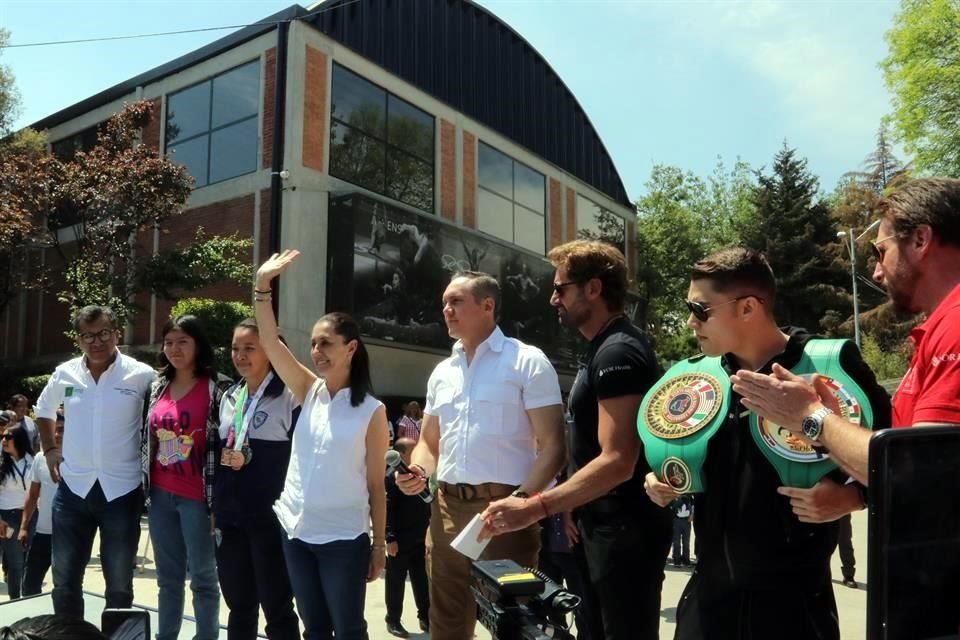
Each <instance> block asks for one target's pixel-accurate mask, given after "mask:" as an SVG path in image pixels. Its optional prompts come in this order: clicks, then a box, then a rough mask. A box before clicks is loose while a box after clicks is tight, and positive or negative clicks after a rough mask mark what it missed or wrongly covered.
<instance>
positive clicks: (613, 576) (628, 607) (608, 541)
mask: <svg viewBox="0 0 960 640" xmlns="http://www.w3.org/2000/svg"><path fill="white" fill-rule="evenodd" d="M663 515H664V517H663V518H661V519H660V520H657V521H655V522H644V521H641V520H640V519H638V518H636V517H633V516H631V515H623V516H619V515H610V514H603V515H592V514H590V513H583V514H580V513H578V515H577V519H578V522H577V525H578V527H579V529H580V538H581V545H580V547H581V548H582V549H583V551H582V555H581V563H582V564H581V572H582V575H585V576H589V581H588V582H589V588H587V589H586V591H587V594H586V595H587V601H588V613H589V616H590V624H589V629H590V638H591V640H659V638H660V591H661V589H662V587H663V578H664V575H663V565H664V563H665V562H666V560H667V553H668V551H669V550H670V542H671V537H672V531H671V529H670V526H671V525H670V521H669V518H670V514H669V512H667V513H665V514H663Z"/></svg>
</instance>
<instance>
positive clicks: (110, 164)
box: [0, 101, 251, 321]
mask: <svg viewBox="0 0 960 640" xmlns="http://www.w3.org/2000/svg"><path fill="white" fill-rule="evenodd" d="M151 117H152V105H151V104H150V103H149V102H145V101H144V102H137V103H134V104H130V105H127V106H125V107H124V108H123V109H122V110H121V111H120V112H119V113H118V114H116V115H115V116H114V117H112V118H110V119H109V120H108V121H107V122H106V124H105V125H104V126H102V127H101V129H100V131H99V136H98V141H97V144H96V146H94V148H93V149H90V150H89V151H86V152H84V151H80V152H77V153H76V154H75V155H74V157H73V159H72V160H70V161H68V162H60V161H59V160H57V159H56V158H54V157H53V156H51V155H50V154H48V153H47V152H46V150H45V149H43V148H40V147H39V146H38V145H37V144H36V140H37V136H36V134H31V133H27V134H23V135H21V136H19V137H17V138H16V139H15V140H16V144H13V145H11V146H12V147H15V148H16V152H15V153H14V152H10V153H3V147H2V146H0V208H2V214H3V217H2V218H3V223H0V271H2V267H3V260H4V259H7V260H8V262H9V261H11V260H12V261H14V262H15V261H16V259H17V256H16V255H15V254H14V252H12V251H9V250H8V251H7V252H6V254H5V253H4V248H5V247H9V245H10V244H11V243H14V244H15V243H16V242H21V243H22V242H23V241H24V238H27V236H26V235H25V234H26V233H27V227H26V226H25V225H26V224H27V223H28V222H30V223H35V221H37V220H40V221H43V222H45V224H43V225H41V226H40V232H39V233H38V234H37V235H39V238H40V242H39V243H38V244H39V246H49V247H52V248H53V249H54V250H55V251H57V253H58V254H59V255H60V257H61V259H62V260H63V262H64V264H65V265H66V266H65V267H64V269H63V273H62V275H63V282H64V288H63V289H61V290H60V291H58V292H57V298H58V300H60V301H61V302H63V303H64V304H66V305H67V306H68V307H70V309H71V312H72V311H73V310H75V309H77V308H79V307H82V306H84V305H86V304H91V303H100V304H104V303H106V304H110V305H111V306H113V307H114V309H115V311H116V312H117V315H118V317H119V318H120V320H121V321H128V320H130V319H132V317H133V315H134V314H135V313H136V311H137V310H138V309H137V307H136V304H135V299H136V295H137V294H138V293H143V292H146V293H156V294H158V295H159V296H161V297H165V298H170V299H176V297H177V295H178V292H180V291H189V290H194V289H198V288H201V287H204V286H208V285H210V284H214V283H217V282H221V281H223V280H235V281H238V282H247V281H249V278H250V270H251V269H250V264H249V260H248V258H247V256H246V254H247V252H248V251H249V249H250V246H251V242H250V241H249V240H248V239H240V238H238V237H237V236H235V235H234V236H231V237H226V238H224V237H207V236H206V235H205V234H204V233H203V230H202V229H200V230H198V232H197V235H196V236H195V238H194V240H193V242H191V243H190V244H189V245H187V246H180V247H175V248H172V249H168V250H164V251H162V252H160V253H159V254H157V255H153V254H152V252H151V251H149V250H146V249H145V248H143V247H141V246H140V244H139V242H138V239H139V238H150V237H151V236H152V233H153V230H154V228H155V227H156V226H162V225H164V224H171V223H173V222H174V221H175V219H176V217H177V216H179V215H181V214H182V213H183V208H184V206H185V204H186V202H187V198H188V197H189V195H190V192H191V185H192V178H190V176H189V175H188V174H187V172H186V169H185V168H184V167H182V166H180V165H177V164H175V163H173V162H172V161H171V160H169V159H168V158H166V157H162V156H160V155H159V154H158V153H157V152H156V151H155V150H153V149H151V148H150V147H148V146H147V145H143V144H140V143H139V136H140V133H141V131H142V129H143V127H144V126H146V124H147V123H148V122H149V120H150V118H151ZM11 220H17V221H19V222H20V227H22V228H19V229H18V230H16V233H15V234H14V233H3V230H4V229H10V228H11V226H12V225H11V223H10V221H11ZM67 224H69V225H75V226H72V228H73V229H74V230H75V233H74V238H73V240H74V241H73V242H70V243H68V244H66V245H65V244H62V243H61V242H60V240H59V239H60V236H61V234H58V233H54V232H53V231H54V230H56V229H59V228H62V227H64V226H65V225H67ZM34 230H36V226H35V227H34ZM11 237H12V238H14V239H13V240H9V239H8V238H11ZM5 255H6V258H5ZM31 278H33V280H34V282H37V281H39V282H41V283H42V282H44V278H43V277H41V278H37V277H36V276H35V275H33V274H32V275H31ZM13 284H16V282H15V281H14V282H13ZM4 291H7V293H6V295H5V294H4ZM14 293H15V291H14ZM9 296H10V287H8V289H4V288H3V280H2V278H0V305H2V304H3V303H4V302H5V301H6V300H7V299H9Z"/></svg>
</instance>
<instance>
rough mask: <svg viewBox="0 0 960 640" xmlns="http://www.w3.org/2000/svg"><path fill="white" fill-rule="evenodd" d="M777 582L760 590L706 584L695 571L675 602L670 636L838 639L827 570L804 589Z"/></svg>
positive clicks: (679, 639) (689, 639) (685, 639)
mask: <svg viewBox="0 0 960 640" xmlns="http://www.w3.org/2000/svg"><path fill="white" fill-rule="evenodd" d="M778 586H781V585H776V584H772V585H769V588H767V589H766V590H763V591H746V590H743V589H733V588H729V589H718V588H716V587H708V586H707V585H706V584H704V581H703V579H702V576H700V575H699V574H698V572H697V571H694V572H693V576H692V577H691V578H690V582H688V583H687V588H686V589H684V591H683V595H682V596H681V597H680V604H679V605H678V606H677V631H676V634H675V635H674V640H769V639H770V638H776V639H777V640H839V639H840V625H839V622H838V620H837V603H836V600H834V597H833V585H832V584H831V582H830V576H829V573H827V575H826V577H825V578H823V579H822V580H820V582H819V584H817V585H816V586H815V587H812V588H809V589H807V590H805V591H798V590H792V593H791V594H789V595H788V594H786V593H785V592H784V591H783V590H781V589H778V588H777V587H778ZM782 586H784V587H788V586H790V585H788V584H784V585H782ZM796 593H802V594H803V595H801V596H798V595H795V594H796Z"/></svg>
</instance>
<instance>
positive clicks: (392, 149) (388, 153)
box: [327, 61, 437, 215]
mask: <svg viewBox="0 0 960 640" xmlns="http://www.w3.org/2000/svg"><path fill="white" fill-rule="evenodd" d="M337 68H339V69H340V70H341V71H344V72H346V73H348V74H350V75H352V76H354V77H355V78H357V79H359V80H361V81H363V82H366V83H367V84H369V85H370V86H372V87H374V88H375V89H377V90H378V91H380V92H382V94H383V137H382V138H381V137H380V136H378V135H375V134H372V133H368V132H367V131H364V130H363V129H361V128H359V127H355V126H353V125H351V124H350V123H349V122H345V121H344V120H342V119H340V118H339V117H336V116H334V113H333V105H334V102H335V94H334V89H335V84H334V83H335V76H336V73H337V72H336V69H337ZM391 97H392V98H393V99H394V100H398V101H400V102H402V103H404V104H405V105H406V106H408V107H410V108H412V109H415V110H416V111H419V112H421V113H423V114H424V115H426V116H429V118H430V120H431V121H432V126H431V128H430V129H431V132H430V136H431V138H432V144H431V148H432V151H433V153H432V154H430V159H429V161H428V160H427V159H425V158H423V157H421V156H419V155H417V154H416V153H412V152H410V151H407V150H406V149H404V148H403V147H400V146H397V145H396V144H393V143H392V142H390V98H391ZM329 114H330V153H329V157H328V158H327V161H328V163H329V174H330V175H331V176H333V177H334V178H337V179H338V180H343V181H344V182H349V183H350V184H353V185H356V186H358V187H360V188H362V189H368V190H370V191H372V192H373V193H376V194H379V195H381V196H385V197H387V198H389V199H391V200H394V201H396V202H401V203H403V204H404V205H406V206H409V207H414V208H415V209H417V210H420V211H424V212H426V213H429V214H431V215H435V213H436V211H435V209H436V203H437V193H436V191H437V189H436V177H437V162H436V151H437V116H436V115H434V114H432V113H430V112H428V111H426V110H425V109H421V108H420V107H418V106H417V105H415V104H414V103H412V102H410V101H409V100H406V99H404V98H402V97H401V96H398V95H397V94H395V93H393V92H392V91H389V90H387V89H386V88H385V87H382V86H380V85H379V84H377V83H376V82H373V81H372V80H370V79H369V78H366V77H364V76H362V75H360V74H359V73H357V72H356V71H354V70H353V69H351V68H350V67H347V66H345V65H342V64H340V63H338V62H336V61H334V62H333V70H332V71H331V73H330V109H329ZM335 126H339V127H343V130H344V131H353V132H355V133H357V134H359V135H361V136H364V137H365V138H368V139H370V140H372V141H374V142H375V143H377V144H378V145H380V146H382V147H383V183H382V185H381V188H379V189H378V188H373V187H372V186H370V185H364V184H359V183H357V182H354V181H353V180H351V179H350V178H347V177H344V176H340V175H337V174H336V173H335V172H334V161H333V154H334V145H333V137H334V136H333V130H334V127H335ZM393 153H399V154H400V155H402V156H404V157H406V158H407V159H409V160H412V161H413V162H415V163H420V164H421V165H424V166H429V168H430V176H431V181H430V203H429V207H420V206H419V205H417V204H413V203H411V202H408V201H406V200H401V199H399V198H397V197H396V196H394V195H393V194H391V193H390V191H389V175H390V174H389V170H388V167H389V165H390V158H391V157H392V154H393Z"/></svg>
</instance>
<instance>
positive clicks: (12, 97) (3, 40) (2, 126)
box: [0, 28, 20, 138]
mask: <svg viewBox="0 0 960 640" xmlns="http://www.w3.org/2000/svg"><path fill="white" fill-rule="evenodd" d="M9 41H10V31H9V30H8V29H2V28H0V52H2V51H3V48H4V47H5V46H6V45H7V43H8V42H9ZM18 115H20V93H19V92H18V91H17V87H16V80H15V79H14V76H13V71H11V70H10V67H8V66H7V65H5V64H0V138H6V137H7V136H8V135H10V132H11V127H12V126H13V122H14V120H16V119H17V116H18Z"/></svg>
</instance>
